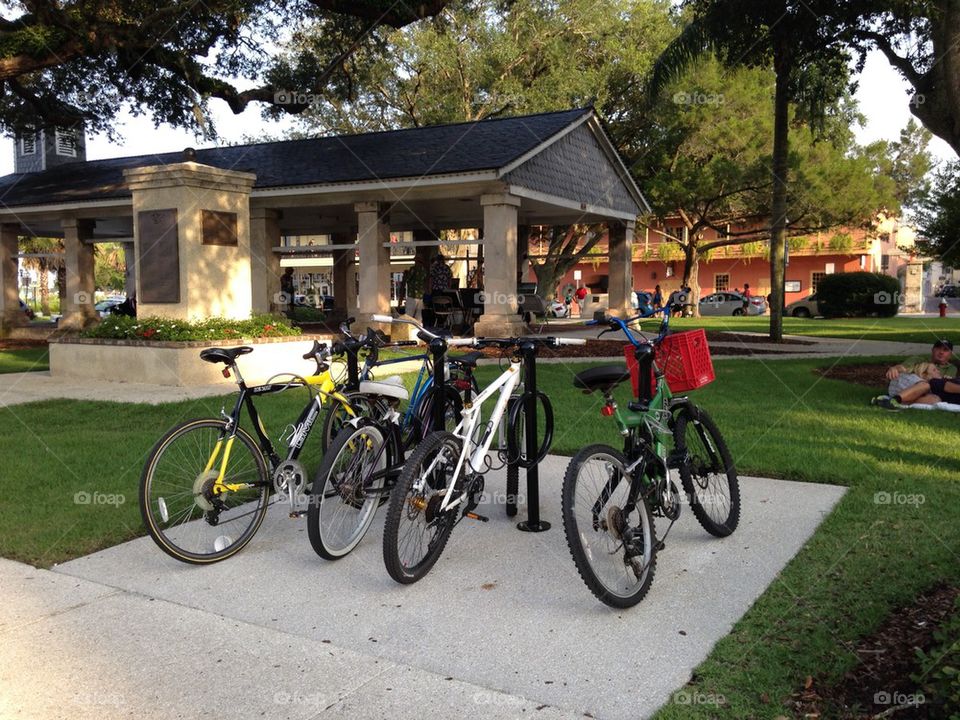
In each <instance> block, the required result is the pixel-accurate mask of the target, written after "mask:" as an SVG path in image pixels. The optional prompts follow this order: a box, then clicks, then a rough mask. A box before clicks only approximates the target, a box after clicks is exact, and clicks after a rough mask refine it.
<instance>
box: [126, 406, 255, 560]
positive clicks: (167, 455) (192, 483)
mask: <svg viewBox="0 0 960 720" xmlns="http://www.w3.org/2000/svg"><path fill="white" fill-rule="evenodd" d="M211 458H213V463H212V466H211V467H210V469H209V470H208V469H207V467H208V465H211V463H210V460H211ZM224 458H226V460H225V461H226V463H227V467H226V470H225V472H224V475H223V479H222V486H221V485H219V484H218V483H217V479H218V477H219V472H220V469H221V467H222V465H223V462H224ZM228 486H233V489H230V488H229V487H228ZM219 487H223V488H224V489H223V490H222V491H220V490H219ZM269 494H270V474H269V472H268V470H267V464H266V461H265V460H264V458H263V454H262V453H261V452H260V449H259V447H257V444H256V442H255V441H254V440H253V438H251V437H250V435H249V434H248V433H246V432H245V431H243V430H242V429H240V428H237V429H236V437H235V439H234V441H233V442H232V443H230V440H229V435H228V434H227V433H226V432H225V423H224V421H223V420H214V419H210V420H188V421H187V422H185V423H182V424H180V425H177V426H176V427H174V428H173V429H172V430H170V431H169V432H168V433H167V434H166V435H164V436H163V437H162V438H160V441H159V442H158V443H157V444H156V446H154V448H153V450H152V451H151V452H150V455H149V457H148V458H147V464H146V466H145V467H144V469H143V474H142V475H141V477H140V514H141V516H142V517H143V523H144V525H145V526H146V528H147V532H148V533H150V537H152V538H153V540H154V542H155V543H157V545H159V546H160V549H161V550H163V551H164V552H165V553H167V554H168V555H170V556H171V557H174V558H176V559H177V560H181V561H183V562H187V563H194V564H206V563H212V562H217V561H218V560H224V559H225V558H228V557H230V556H231V555H234V554H236V553H237V552H239V551H240V550H241V549H242V548H243V547H244V545H246V544H247V543H248V542H250V540H251V539H252V538H253V536H254V534H256V532H257V530H258V529H259V527H260V524H261V523H262V522H263V518H264V516H265V515H266V513H267V506H268V500H269Z"/></svg>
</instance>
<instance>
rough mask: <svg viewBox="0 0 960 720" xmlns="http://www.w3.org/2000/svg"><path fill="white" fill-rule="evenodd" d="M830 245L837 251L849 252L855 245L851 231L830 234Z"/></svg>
mask: <svg viewBox="0 0 960 720" xmlns="http://www.w3.org/2000/svg"><path fill="white" fill-rule="evenodd" d="M829 247H830V249H831V250H836V251H837V252H841V253H843V252H849V251H850V249H851V248H852V247H853V238H852V237H851V236H850V233H834V234H833V235H831V236H830V243H829Z"/></svg>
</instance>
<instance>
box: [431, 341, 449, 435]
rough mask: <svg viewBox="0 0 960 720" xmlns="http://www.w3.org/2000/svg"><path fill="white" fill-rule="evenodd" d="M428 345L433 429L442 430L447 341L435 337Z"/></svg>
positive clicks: (445, 399) (444, 404) (445, 405)
mask: <svg viewBox="0 0 960 720" xmlns="http://www.w3.org/2000/svg"><path fill="white" fill-rule="evenodd" d="M428 347H429V348H430V353H431V354H432V355H433V391H432V392H433V397H434V402H433V407H432V408H431V409H432V410H433V429H434V430H443V429H444V427H445V426H446V423H444V415H446V409H447V397H446V389H445V386H446V384H447V377H446V360H447V357H446V356H447V341H446V340H444V339H443V338H440V337H437V338H433V339H431V340H430V342H429V344H428Z"/></svg>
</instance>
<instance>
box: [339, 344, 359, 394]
mask: <svg viewBox="0 0 960 720" xmlns="http://www.w3.org/2000/svg"><path fill="white" fill-rule="evenodd" d="M343 347H344V350H345V351H346V354H347V388H348V389H350V390H358V389H359V388H360V363H359V361H358V359H357V353H358V352H359V351H360V343H358V342H356V341H354V340H350V339H347V340H346V342H344V343H343Z"/></svg>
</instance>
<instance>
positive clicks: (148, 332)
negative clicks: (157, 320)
mask: <svg viewBox="0 0 960 720" xmlns="http://www.w3.org/2000/svg"><path fill="white" fill-rule="evenodd" d="M156 334H157V331H156V330H155V329H154V328H147V329H146V330H144V331H143V336H144V337H145V338H151V337H153V336H154V335H156Z"/></svg>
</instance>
